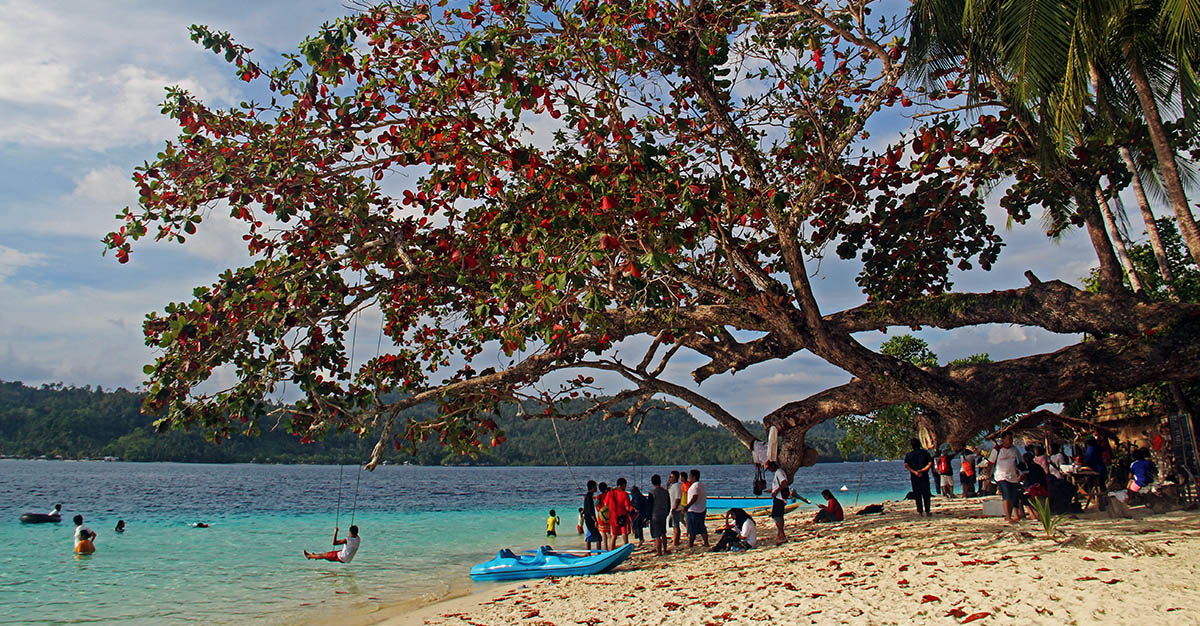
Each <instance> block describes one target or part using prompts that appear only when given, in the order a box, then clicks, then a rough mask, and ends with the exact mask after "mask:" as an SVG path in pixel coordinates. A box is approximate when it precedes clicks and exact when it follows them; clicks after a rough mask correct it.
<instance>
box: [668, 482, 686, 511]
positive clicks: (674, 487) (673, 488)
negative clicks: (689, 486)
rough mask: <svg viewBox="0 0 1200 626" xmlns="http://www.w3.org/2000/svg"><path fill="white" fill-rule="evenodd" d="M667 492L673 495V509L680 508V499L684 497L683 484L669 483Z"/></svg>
mask: <svg viewBox="0 0 1200 626" xmlns="http://www.w3.org/2000/svg"><path fill="white" fill-rule="evenodd" d="M667 493H668V494H670V496H671V510H672V511H674V510H675V509H678V508H679V499H680V498H682V497H683V485H681V484H679V483H671V484H669V485H667Z"/></svg>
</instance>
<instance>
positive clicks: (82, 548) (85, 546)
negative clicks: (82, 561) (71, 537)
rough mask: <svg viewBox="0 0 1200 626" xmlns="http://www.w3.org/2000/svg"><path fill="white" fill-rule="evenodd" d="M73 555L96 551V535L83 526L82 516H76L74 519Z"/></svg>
mask: <svg viewBox="0 0 1200 626" xmlns="http://www.w3.org/2000/svg"><path fill="white" fill-rule="evenodd" d="M74 522H75V554H91V553H93V552H95V551H96V544H95V543H93V542H94V541H95V540H96V533H95V532H94V531H92V529H91V528H88V527H87V526H84V525H83V516H82V515H76V516H75V519H74Z"/></svg>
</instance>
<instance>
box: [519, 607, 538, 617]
mask: <svg viewBox="0 0 1200 626" xmlns="http://www.w3.org/2000/svg"><path fill="white" fill-rule="evenodd" d="M541 614H542V612H541V611H539V610H537V609H533V610H532V611H530V612H528V613H526V614H525V615H523V616H522V617H521V619H533V618H535V617H537V616H539V615H541Z"/></svg>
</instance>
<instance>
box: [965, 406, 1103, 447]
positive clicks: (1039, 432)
mask: <svg viewBox="0 0 1200 626" xmlns="http://www.w3.org/2000/svg"><path fill="white" fill-rule="evenodd" d="M1094 432H1098V433H1099V434H1100V435H1102V436H1104V437H1106V438H1108V439H1109V440H1110V441H1116V440H1117V434H1116V433H1115V432H1113V431H1112V430H1109V429H1108V428H1104V427H1103V426H1097V425H1095V424H1093V423H1091V422H1089V421H1087V420H1081V419H1078V418H1074V417H1067V416H1066V415H1061V414H1059V413H1055V412H1054V411H1048V410H1046V409H1042V410H1040V411H1034V412H1033V413H1030V414H1029V415H1026V416H1024V417H1022V418H1020V419H1018V420H1017V421H1016V422H1015V423H1013V424H1010V425H1008V426H1006V427H1004V428H1002V429H1000V430H998V431H996V432H995V433H993V434H991V435H990V436H988V439H991V440H993V441H995V440H997V439H1000V438H1001V437H1003V436H1004V435H1007V434H1009V433H1012V436H1013V439H1020V440H1023V441H1025V442H1026V443H1040V444H1042V445H1044V446H1046V448H1047V449H1049V447H1050V444H1052V443H1075V442H1076V441H1077V440H1079V439H1081V438H1083V437H1086V436H1087V435H1090V434H1092V433H1094Z"/></svg>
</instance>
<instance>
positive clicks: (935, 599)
mask: <svg viewBox="0 0 1200 626" xmlns="http://www.w3.org/2000/svg"><path fill="white" fill-rule="evenodd" d="M940 601H941V598H939V597H937V596H931V595H929V594H925V595H923V596H921V604H925V603H926V602H940Z"/></svg>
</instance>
